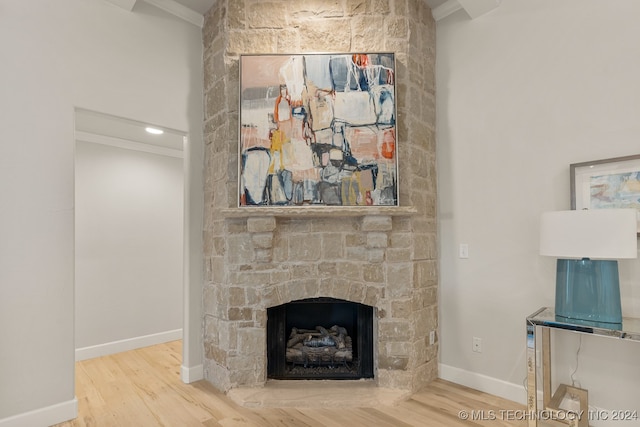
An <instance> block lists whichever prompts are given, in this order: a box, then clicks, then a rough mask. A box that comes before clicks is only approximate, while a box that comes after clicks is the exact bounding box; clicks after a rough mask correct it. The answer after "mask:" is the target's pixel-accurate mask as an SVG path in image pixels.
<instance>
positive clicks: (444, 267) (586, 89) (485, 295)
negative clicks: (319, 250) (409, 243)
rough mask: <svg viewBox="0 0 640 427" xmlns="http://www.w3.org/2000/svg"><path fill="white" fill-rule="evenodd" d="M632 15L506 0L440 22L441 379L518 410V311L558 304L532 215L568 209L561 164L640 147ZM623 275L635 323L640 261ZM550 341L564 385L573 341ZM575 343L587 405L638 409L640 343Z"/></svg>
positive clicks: (581, 2)
mask: <svg viewBox="0 0 640 427" xmlns="http://www.w3.org/2000/svg"><path fill="white" fill-rule="evenodd" d="M639 14H640V2H637V1H635V0H618V1H615V2H610V1H607V0H562V1H558V0H536V1H531V0H503V1H502V4H501V6H500V7H498V8H497V9H495V10H494V11H492V12H490V13H488V14H486V15H484V16H481V17H479V18H476V19H475V20H470V19H469V18H468V17H467V16H466V15H465V13H464V12H463V11H459V12H456V13H455V14H453V15H451V16H449V17H448V18H446V19H443V20H441V21H439V22H438V24H437V117H438V118H437V138H438V139H437V143H438V153H437V155H438V180H439V190H438V194H439V226H440V240H441V241H440V257H441V283H440V328H441V331H440V344H441V363H442V369H441V376H444V377H448V378H456V379H458V380H459V381H460V382H466V383H467V384H469V385H472V386H475V387H477V388H481V389H482V388H484V389H487V390H489V391H492V392H494V393H498V394H502V395H505V396H506V397H510V398H511V399H513V400H519V401H521V402H524V397H525V392H524V388H523V386H522V383H523V380H524V378H525V375H526V371H525V317H526V316H527V315H528V314H531V313H532V312H534V311H535V310H537V309H538V308H539V307H541V306H552V305H553V304H554V286H555V279H554V277H555V260H553V259H551V258H544V257H540V256H539V255H538V221H539V216H540V214H541V212H543V211H547V210H562V209H569V208H570V194H569V164H571V163H576V162H584V161H590V160H596V159H604V158H611V157H618V156H625V155H631V154H639V153H640V142H639V141H640V139H639V136H640V120H638V118H639V117H640V79H639V78H638V76H640V25H638V20H637V17H638V15H639ZM460 243H468V244H469V259H459V258H458V245H459V244H460ZM620 267H621V279H622V281H623V282H624V283H623V284H622V301H623V314H624V315H628V316H629V315H635V316H638V317H640V288H639V287H638V282H639V279H640V261H622V262H621V265H620ZM474 336H476V337H480V338H482V340H483V352H482V353H481V354H478V353H473V352H472V351H471V342H472V337H474ZM557 341H558V345H557V348H559V349H562V350H564V351H565V352H563V354H564V357H560V356H558V357H557V358H558V359H559V360H558V364H557V365H556V369H555V373H556V375H557V379H558V380H562V381H563V382H570V378H569V373H570V372H571V371H572V370H573V369H574V368H575V366H576V363H575V358H576V350H577V348H578V344H579V342H578V338H577V337H576V336H575V335H572V334H569V333H566V334H565V335H562V336H560V337H558V339H557ZM582 344H583V345H582V349H581V352H580V355H579V369H578V371H577V373H576V375H575V379H576V380H578V381H579V382H580V384H581V385H582V386H583V387H585V388H587V389H589V393H590V394H589V399H590V403H591V404H593V405H595V406H597V407H602V408H606V409H636V410H638V409H640V408H638V406H637V402H638V400H637V399H638V398H637V396H638V392H639V391H640V369H639V368H638V365H637V360H638V355H639V354H640V353H639V352H640V346H639V345H637V344H636V343H625V342H618V341H613V340H603V339H599V340H596V339H593V337H587V338H585V339H583V343H582ZM603 367H606V369H603ZM632 424H633V423H629V424H625V425H632ZM596 425H597V424H596ZM636 425H637V424H636Z"/></svg>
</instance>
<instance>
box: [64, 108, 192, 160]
mask: <svg viewBox="0 0 640 427" xmlns="http://www.w3.org/2000/svg"><path fill="white" fill-rule="evenodd" d="M147 126H151V127H155V128H158V129H162V130H163V131H164V133H163V134H162V135H152V134H150V133H148V132H146V131H145V128H146V127H147ZM75 128H76V139H80V140H85V141H88V142H103V143H104V142H105V141H107V142H109V141H110V142H112V143H113V144H120V145H122V143H124V142H134V143H142V144H146V145H150V146H155V147H162V148H166V149H170V150H178V151H182V149H183V147H184V140H183V137H184V136H185V134H184V133H182V132H179V131H176V130H173V129H169V128H166V127H162V126H156V125H154V124H148V123H141V122H138V121H135V120H131V119H125V118H122V117H116V116H111V115H109V114H103V113H99V112H96V111H90V110H85V109H81V108H77V109H76V115H75ZM101 137H102V138H101Z"/></svg>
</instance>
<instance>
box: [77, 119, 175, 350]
mask: <svg viewBox="0 0 640 427" xmlns="http://www.w3.org/2000/svg"><path fill="white" fill-rule="evenodd" d="M75 118H76V125H75V127H76V129H75V130H76V158H75V245H76V249H75V253H76V255H75V282H76V284H75V341H76V360H83V359H87V358H93V357H98V356H104V355H107V354H112V353H116V352H121V351H126V350H131V349H134V348H139V347H145V346H148V345H153V344H158V343H161V342H167V341H173V340H176V339H181V338H182V337H183V329H184V325H183V319H184V316H183V312H184V310H185V307H184V304H185V303H186V301H183V289H184V284H183V262H184V261H183V259H184V257H183V254H184V251H185V249H184V233H185V229H184V224H185V222H184V215H185V208H184V206H185V204H184V180H185V176H186V172H187V171H186V165H185V162H184V155H183V149H184V144H185V140H186V134H185V133H183V132H179V131H175V130H172V129H166V128H162V127H158V129H161V130H163V131H164V132H163V133H162V134H161V135H153V134H150V133H148V132H146V131H145V127H146V126H147V125H146V124H144V123H140V122H137V121H134V120H129V119H124V118H120V117H115V116H111V115H107V114H102V113H97V112H94V111H89V110H83V109H76V115H75ZM184 344H185V343H184V342H183V345H184Z"/></svg>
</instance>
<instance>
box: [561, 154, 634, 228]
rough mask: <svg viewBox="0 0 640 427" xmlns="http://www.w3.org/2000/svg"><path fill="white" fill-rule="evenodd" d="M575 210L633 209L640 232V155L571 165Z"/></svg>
mask: <svg viewBox="0 0 640 427" xmlns="http://www.w3.org/2000/svg"><path fill="white" fill-rule="evenodd" d="M570 173H571V209H612V208H618V209H620V208H633V209H636V210H637V218H638V233H640V155H634V156H626V157H616V158H612V159H604V160H595V161H592V162H584V163H574V164H572V165H570Z"/></svg>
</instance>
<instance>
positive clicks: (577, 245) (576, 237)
mask: <svg viewBox="0 0 640 427" xmlns="http://www.w3.org/2000/svg"><path fill="white" fill-rule="evenodd" d="M540 255H546V256H553V257H557V258H591V259H624V258H637V257H638V239H637V220H636V210H635V209H592V210H579V211H578V210H571V211H557V212H545V213H543V214H542V217H541V221H540Z"/></svg>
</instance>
